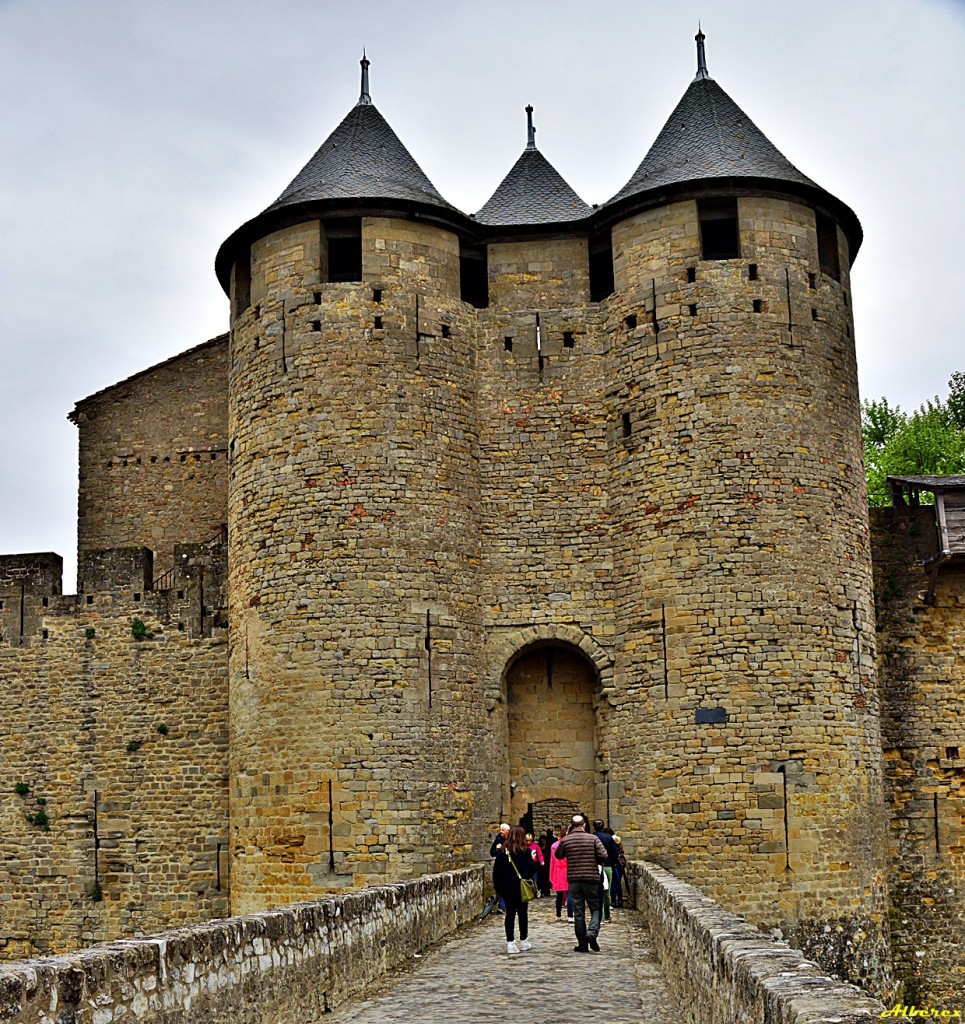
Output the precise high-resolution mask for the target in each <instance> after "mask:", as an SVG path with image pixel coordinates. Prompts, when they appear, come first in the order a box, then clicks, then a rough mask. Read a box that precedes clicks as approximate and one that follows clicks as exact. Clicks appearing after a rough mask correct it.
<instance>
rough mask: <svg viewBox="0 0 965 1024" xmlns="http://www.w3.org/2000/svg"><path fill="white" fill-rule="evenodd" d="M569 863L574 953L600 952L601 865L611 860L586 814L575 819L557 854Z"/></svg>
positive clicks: (555, 855)
mask: <svg viewBox="0 0 965 1024" xmlns="http://www.w3.org/2000/svg"><path fill="white" fill-rule="evenodd" d="M553 856H554V857H556V858H557V860H565V861H566V882H567V886H568V888H569V893H570V896H571V898H572V900H573V924H574V928H575V930H576V946H574V947H573V952H574V953H586V952H588V950H590V949H592V950H593V951H594V952H595V953H598V952H599V951H600V943H599V942H598V941H597V937H598V936H599V934H600V865H602V864H603V862H604V861H605V860H606V858H607V853H606V848H605V847H604V845H603V843H601V842H600V840H599V839H597V837H596V836H595V835H593V834H591V833H590V832H587V831H586V823H585V819H584V817H583V815H582V814H577V815H574V817H573V821H572V823H571V824H570V827H569V829H568V830H567V833H566V835H565V836H563V838H562V839H561V840H560V842H559V845H558V846H557V847H556V852H555V853H554V854H553ZM587 904H589V907H590V924H589V927H587V923H586V907H587Z"/></svg>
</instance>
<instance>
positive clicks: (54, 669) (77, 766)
mask: <svg viewBox="0 0 965 1024" xmlns="http://www.w3.org/2000/svg"><path fill="white" fill-rule="evenodd" d="M221 549H222V551H223V545H222V546H221ZM176 554H177V560H178V563H179V565H181V567H182V568H181V569H179V570H178V571H177V573H176V574H175V576H174V578H173V579H172V586H171V589H169V590H166V591H148V590H146V589H145V587H144V582H145V576H147V577H148V578H149V577H150V575H151V572H150V567H151V558H150V552H147V551H145V550H144V549H128V550H126V551H120V552H112V553H110V554H109V555H108V554H107V553H101V554H97V555H88V556H86V559H85V567H86V569H87V571H88V573H89V578H91V579H95V578H96V579H97V581H98V582H99V583H100V585H101V587H102V589H100V590H98V591H97V592H96V593H94V592H91V593H85V594H81V595H77V596H47V595H44V596H41V595H40V594H37V595H36V597H35V600H34V602H33V604H32V605H31V603H30V601H29V596H28V609H27V610H28V615H27V621H28V623H32V624H33V628H31V629H29V630H28V632H27V634H26V635H25V636H23V637H22V638H21V637H19V636H17V635H10V634H9V633H8V632H7V631H6V629H5V631H4V642H2V643H0V684H2V687H3V693H4V709H3V712H2V726H3V727H2V728H0V893H2V896H0V906H2V912H0V959H3V960H11V959H18V958H20V957H26V956H38V955H46V954H49V953H57V952H63V951H66V950H72V949H76V948H78V947H79V946H83V945H88V944H90V943H92V942H102V941H106V940H110V939H115V938H119V937H121V936H132V935H142V934H145V933H148V932H154V931H159V930H162V929H164V928H170V927H172V926H176V925H181V924H189V923H194V922H197V921H201V920H205V919H207V918H210V917H216V916H220V915H223V914H225V913H226V912H227V911H228V893H229V879H230V858H229V855H228V848H227V838H228V836H227V811H228V808H227V797H228V789H227V767H228V749H227V747H228V720H227V701H228V696H227V644H226V639H227V638H226V635H225V630H224V629H223V628H220V629H219V628H218V627H217V625H216V621H217V616H216V613H215V610H214V609H213V608H211V606H210V604H209V605H208V614H207V616H206V626H205V628H204V629H202V615H201V611H200V609H201V606H202V601H204V602H205V603H208V602H214V601H216V599H217V594H218V590H219V583H218V580H219V578H220V580H221V581H223V579H224V568H223V562H222V566H221V569H220V571H219V568H218V551H217V550H212V549H210V548H203V549H198V548H197V547H194V548H192V547H186V548H181V549H178V550H177V552H176ZM51 557H52V556H47V560H48V562H49V560H50V558H51ZM24 561H25V560H24V559H23V558H17V557H15V556H7V557H4V558H0V600H2V601H3V606H4V611H6V609H7V607H8V605H9V604H10V603H11V591H10V587H9V580H10V579H15V578H16V575H17V573H16V568H17V563H18V562H21V563H23V562H24ZM26 561H28V562H29V559H28V560H26ZM202 567H205V568H206V570H207V573H208V581H209V587H208V593H207V598H206V599H205V598H204V597H203V595H202V594H201V592H200V590H199V587H198V579H197V574H198V572H199V570H200V569H201V568H202ZM48 589H49V590H53V591H54V592H55V593H59V589H60V578H59V573H58V574H57V577H56V579H53V578H51V579H49V580H48ZM13 597H19V589H17V590H15V591H14V594H13ZM45 605H46V606H45ZM138 621H140V622H142V623H143V624H144V627H145V634H150V635H143V636H140V637H139V636H136V635H135V633H136V631H137V630H136V623H137V622H138Z"/></svg>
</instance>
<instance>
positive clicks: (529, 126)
mask: <svg viewBox="0 0 965 1024" xmlns="http://www.w3.org/2000/svg"><path fill="white" fill-rule="evenodd" d="M526 148H527V149H536V129H535V128H534V127H533V105H532V103H530V104H529V105H528V106H527V107H526Z"/></svg>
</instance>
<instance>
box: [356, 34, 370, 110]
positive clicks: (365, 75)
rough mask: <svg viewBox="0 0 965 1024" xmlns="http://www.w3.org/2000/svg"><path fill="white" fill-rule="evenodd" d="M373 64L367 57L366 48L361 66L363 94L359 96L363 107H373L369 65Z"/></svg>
mask: <svg viewBox="0 0 965 1024" xmlns="http://www.w3.org/2000/svg"><path fill="white" fill-rule="evenodd" d="M371 63H372V62H371V61H370V60H369V59H368V57H366V56H365V48H364V47H363V48H362V59H361V60H360V61H359V64H361V65H362V93H361V95H360V96H359V103H360V104H362V105H363V106H371V104H372V97H371V96H370V95H369V64H371Z"/></svg>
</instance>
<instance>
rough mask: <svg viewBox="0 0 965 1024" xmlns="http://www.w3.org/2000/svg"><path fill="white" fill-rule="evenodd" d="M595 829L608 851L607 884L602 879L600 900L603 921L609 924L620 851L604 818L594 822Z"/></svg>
mask: <svg viewBox="0 0 965 1024" xmlns="http://www.w3.org/2000/svg"><path fill="white" fill-rule="evenodd" d="M593 828H594V830H595V832H596V837H597V839H599V840H600V842H601V843H602V844H603V848H604V849H605V850H606V860H605V861H604V862H603V875H604V876H605V877H606V884H605V885H604V884H603V878H602V877H601V879H600V898H601V900H602V903H603V921H604V922H608V921H609V920H610V900H611V893H612V891H613V869H614V868H615V867H616V866H617V860H618V859H619V857H620V851H619V850H618V849H617V844H616V843H615V842H614V841H613V837H612V836H611V835H610V833H609V832H607V831H606V826H605V824H604V822H603V819H602V818H597V819H596V821H594V822H593Z"/></svg>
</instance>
